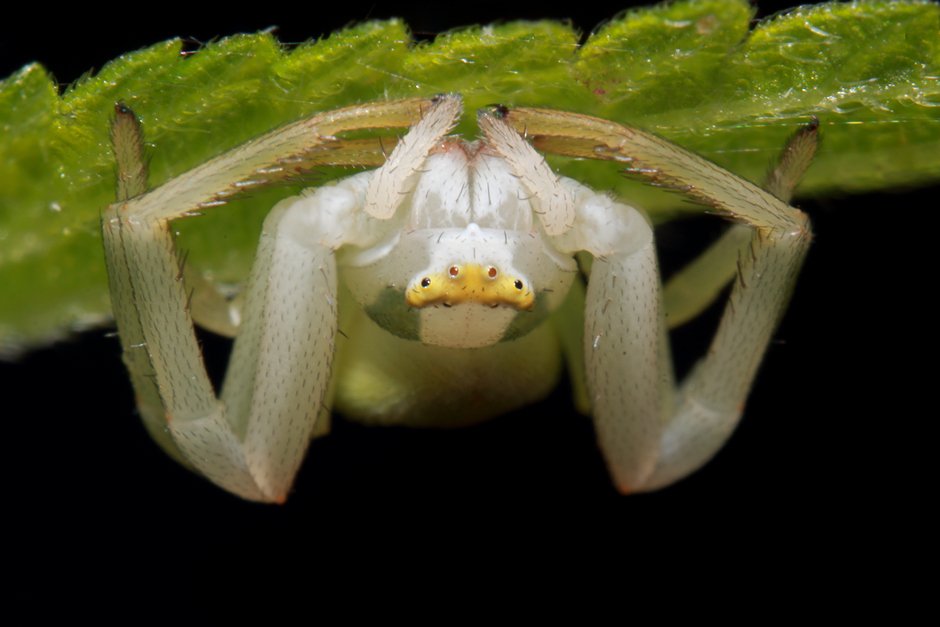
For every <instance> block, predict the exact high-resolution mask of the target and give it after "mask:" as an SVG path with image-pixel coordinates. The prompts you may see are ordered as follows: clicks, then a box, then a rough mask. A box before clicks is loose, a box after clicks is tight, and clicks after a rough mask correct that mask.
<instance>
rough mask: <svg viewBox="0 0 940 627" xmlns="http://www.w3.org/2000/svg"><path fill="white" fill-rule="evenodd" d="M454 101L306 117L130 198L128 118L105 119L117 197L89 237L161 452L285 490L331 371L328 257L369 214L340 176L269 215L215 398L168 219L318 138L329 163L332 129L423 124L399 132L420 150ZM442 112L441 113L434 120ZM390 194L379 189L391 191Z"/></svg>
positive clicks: (235, 485)
mask: <svg viewBox="0 0 940 627" xmlns="http://www.w3.org/2000/svg"><path fill="white" fill-rule="evenodd" d="M459 110H460V103H459V100H457V99H455V98H453V97H443V98H439V99H436V100H435V101H433V102H432V101H428V100H417V99H415V100H408V101H398V102H390V103H384V104H377V105H368V106H363V107H353V108H350V109H344V110H340V111H337V112H333V113H329V114H323V115H320V116H315V117H314V118H310V119H308V120H304V121H301V122H298V123H296V124H293V125H290V126H288V127H285V128H283V129H280V130H278V131H275V132H273V133H270V134H269V135H266V136H263V137H261V138H259V139H257V140H254V141H252V142H250V143H248V144H245V145H243V146H241V147H239V148H236V149H235V150H233V151H230V152H229V153H225V154H224V155H222V156H220V157H218V158H216V159H214V160H212V161H210V162H208V163H207V164H205V165H203V166H201V167H199V168H197V169H195V170H192V171H190V172H188V173H187V174H184V175H182V176H180V177H178V178H177V179H174V180H172V181H170V182H168V183H166V184H165V185H163V186H161V187H159V188H157V189H155V190H154V191H152V192H149V193H146V194H143V195H138V194H141V193H142V191H143V189H144V188H145V187H146V181H145V179H146V171H145V168H144V167H143V163H144V161H143V159H142V157H141V146H142V142H141V140H140V131H139V126H138V125H137V124H136V121H135V120H134V119H133V114H131V113H130V112H128V111H126V110H121V111H119V113H118V119H117V121H116V123H115V127H114V140H115V141H114V143H115V154H116V155H117V157H118V163H119V174H120V176H119V181H120V184H119V192H118V194H119V202H118V203H116V204H114V205H112V206H111V207H109V208H108V209H107V210H106V212H105V214H104V216H103V219H102V233H103V238H104V243H105V251H106V256H107V265H108V271H109V277H110V282H111V295H112V302H113V306H114V312H115V319H116V321H117V324H118V330H119V333H120V336H121V342H122V346H123V348H124V355H125V362H126V363H127V366H128V369H129V370H130V373H131V378H132V381H133V383H134V387H135V391H136V393H137V397H138V404H139V407H140V409H141V413H142V414H143V419H144V421H145V423H146V424H147V426H148V429H149V430H150V432H151V434H153V435H154V437H155V438H156V439H157V440H158V441H159V442H160V443H161V444H162V445H163V446H164V448H166V449H167V451H168V452H170V453H171V454H172V455H174V456H175V457H176V458H177V459H179V460H181V461H183V462H184V463H186V464H188V465H190V466H191V467H193V468H194V469H196V470H198V471H199V472H201V473H202V474H204V475H205V476H206V477H207V478H209V479H210V480H211V481H213V482H214V483H216V484H218V485H219V486H221V487H223V488H225V489H226V490H229V491H230V492H233V493H235V494H237V495H239V496H241V497H243V498H246V499H251V500H258V501H274V502H283V501H284V500H285V499H286V497H287V493H288V491H289V489H290V485H291V482H292V480H293V477H294V474H295V473H296V471H297V468H298V467H299V465H300V463H301V461H302V459H303V454H304V452H305V451H306V448H307V445H308V443H309V440H310V434H311V432H312V430H313V427H314V423H315V421H316V418H317V416H318V414H319V412H320V408H321V404H322V400H323V396H324V394H325V392H326V389H327V386H328V383H329V379H330V372H331V361H332V356H333V339H334V336H335V333H336V319H337V312H336V300H337V286H336V267H335V261H334V258H333V252H334V250H335V249H336V248H338V247H339V246H341V245H343V244H344V243H346V242H349V241H356V238H361V237H364V236H365V235H364V234H363V233H364V232H365V231H363V230H362V229H358V228H356V225H357V224H360V223H361V222H362V220H368V218H362V220H359V221H357V217H356V216H357V215H358V214H359V213H360V210H361V208H362V207H363V206H364V202H365V195H366V185H365V184H363V182H362V180H361V179H359V182H356V179H352V180H351V182H349V183H347V184H340V185H337V186H334V187H330V188H324V189H322V190H318V191H317V192H316V193H314V194H309V195H305V196H301V197H298V198H294V199H289V200H288V201H284V202H282V203H280V204H279V205H278V206H277V207H275V209H274V210H272V212H271V214H270V215H269V216H268V218H267V219H266V221H265V224H264V228H263V234H262V237H261V242H260V244H259V248H258V255H257V258H256V261H255V265H254V267H253V269H252V273H251V278H250V281H249V286H248V289H247V292H246V305H245V311H244V312H243V321H242V324H241V329H240V332H239V335H238V338H237V340H236V345H235V349H234V351H233V357H232V364H231V367H230V369H229V372H228V375H227V377H226V382H225V385H224V388H223V392H222V395H221V398H217V397H216V395H215V392H214V390H213V388H212V384H211V383H210V381H209V378H208V376H207V374H206V370H205V366H204V364H203V360H202V355H201V352H200V349H199V345H198V342H197V340H196V337H195V334H194V331H193V321H192V318H191V315H190V311H189V298H190V295H189V294H188V293H187V291H186V288H185V287H184V284H183V281H182V275H183V272H182V270H181V261H180V260H179V258H178V256H177V254H176V251H175V249H174V245H173V237H172V234H171V231H170V220H173V219H175V218H179V217H183V216H186V215H188V214H189V213H190V212H192V211H195V210H198V209H200V208H204V207H209V206H213V205H216V204H220V203H221V202H223V201H224V199H225V198H227V197H228V196H230V195H231V194H232V193H234V192H235V191H237V190H240V189H244V188H246V187H251V186H253V185H257V184H260V183H261V182H265V181H267V180H270V179H272V178H278V177H279V176H281V175H282V173H283V172H284V171H285V170H286V169H290V168H292V167H293V164H294V162H295V160H301V161H306V162H310V161H316V160H317V159H321V160H325V159H326V157H325V156H318V154H317V151H318V150H319V148H320V147H322V146H324V145H326V144H329V145H330V155H329V157H330V159H333V158H336V159H340V160H341V159H343V154H342V153H343V150H344V144H343V143H342V142H341V141H339V140H336V139H335V138H334V137H333V135H334V134H335V133H338V132H342V131H347V130H354V129H360V128H375V127H383V128H384V127H390V126H404V125H410V124H412V123H414V122H417V121H418V120H422V121H421V122H418V123H417V124H416V125H415V126H414V128H413V129H412V131H411V132H410V133H409V134H408V135H407V136H406V139H407V140H409V142H411V143H414V142H418V143H421V144H422V145H423V146H424V149H425V153H426V152H427V151H428V150H430V148H431V146H433V145H434V144H435V143H436V142H437V141H439V139H440V135H443V133H445V132H446V131H447V129H448V128H449V125H450V124H452V123H453V120H454V119H456V116H457V115H458V114H459ZM426 114H429V115H426ZM441 116H444V117H448V118H449V122H448V123H447V124H444V125H442V124H441V123H440V117H441ZM424 120H430V121H428V122H425V121H424ZM428 125H433V131H431V132H429V131H428ZM442 127H446V128H443V130H441V128H442ZM403 143H407V142H403ZM350 146H351V150H353V151H356V152H357V154H358V151H361V150H362V146H361V144H360V143H352V144H350ZM398 150H399V149H398V147H396V149H395V151H396V152H397V151H398ZM396 152H393V153H392V157H394V156H395V154H396ZM287 164H290V165H287ZM400 183H401V182H400ZM402 184H403V183H402ZM400 191H401V190H398V189H396V190H392V189H387V188H386V189H385V192H386V193H387V194H391V195H396V194H397V193H399V192H400ZM370 232H371V231H370Z"/></svg>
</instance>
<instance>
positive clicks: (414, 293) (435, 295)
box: [405, 263, 535, 311]
mask: <svg viewBox="0 0 940 627" xmlns="http://www.w3.org/2000/svg"><path fill="white" fill-rule="evenodd" d="M405 301H406V302H407V303H408V304H409V305H410V306H411V307H428V306H430V305H444V306H445V307H451V306H453V305H460V304H463V303H479V304H481V305H489V306H490V307H498V306H499V305H507V306H509V307H512V308H513V309H518V310H520V311H529V310H531V309H532V307H533V306H534V305H535V293H533V292H532V289H531V288H530V287H529V285H527V284H526V282H525V281H524V280H522V279H521V278H518V277H513V276H508V275H504V274H503V273H502V272H500V271H499V269H498V268H496V267H495V266H481V265H479V264H475V263H471V264H456V263H454V264H451V265H449V266H447V268H445V269H444V272H435V273H432V274H427V275H424V276H423V277H421V278H420V279H419V280H418V281H416V282H415V283H414V284H413V285H412V286H411V287H410V288H409V289H408V290H407V291H406V292H405Z"/></svg>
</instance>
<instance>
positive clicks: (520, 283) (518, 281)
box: [513, 279, 522, 290]
mask: <svg viewBox="0 0 940 627" xmlns="http://www.w3.org/2000/svg"><path fill="white" fill-rule="evenodd" d="M513 285H515V286H516V289H517V290H521V289H522V281H520V280H519V279H516V282H515V283H513Z"/></svg>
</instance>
